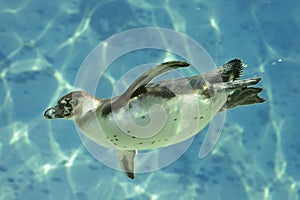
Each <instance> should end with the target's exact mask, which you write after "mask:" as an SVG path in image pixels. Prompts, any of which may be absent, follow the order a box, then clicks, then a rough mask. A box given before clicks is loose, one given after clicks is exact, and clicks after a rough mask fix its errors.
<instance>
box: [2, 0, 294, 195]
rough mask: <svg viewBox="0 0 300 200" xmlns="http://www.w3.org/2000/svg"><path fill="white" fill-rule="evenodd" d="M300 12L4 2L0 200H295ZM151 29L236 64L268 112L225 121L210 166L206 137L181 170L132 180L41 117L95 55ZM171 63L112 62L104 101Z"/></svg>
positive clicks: (254, 4)
mask: <svg viewBox="0 0 300 200" xmlns="http://www.w3.org/2000/svg"><path fill="white" fill-rule="evenodd" d="M299 10H300V3H299V1H298V0H287V1H279V0H263V1H259V0H256V1H255V0H254V1H246V0H245V1H240V0H229V1H221V0H217V1H200V0H188V1H179V0H175V1H162V0H161V1H149V0H148V1H142V0H128V1H122V0H119V1H111V0H110V1H108V0H104V1H97V0H91V1H84V0H65V1H59V0H53V1H46V0H40V1H33V0H12V1H8V0H1V1H0V199H1V200H13V199H18V200H24V199H26V200H27V199H34V200H40V199H51V200H54V199H55V200H56V199H72V200H73V199H78V200H90V199H91V200H94V199H143V200H144V199H151V200H161V199H239V200H241V199H242V200H244V199H251V200H252V199H253V200H257V199H276V200H277V199H278V200H282V199H290V200H297V199H299V198H300V158H299V154H300V146H299V144H300V137H299V133H298V132H299V128H298V126H297V124H298V121H299V119H300V118H299V112H298V111H299V106H298V101H299V97H300V96H299V93H300V89H299V88H300V81H299V80H300V71H299V64H300V56H299V52H300V42H299V41H300V40H299V33H300V26H299V23H300V14H299ZM148 26H151V27H161V28H169V29H173V30H175V31H178V32H181V33H184V34H186V35H188V36H189V37H191V38H193V39H194V40H195V41H197V42H198V43H199V44H201V45H202V46H203V47H204V48H205V49H206V51H207V52H208V54H209V55H210V56H211V58H212V59H213V60H214V62H215V63H216V64H217V65H221V64H223V63H224V62H226V61H228V60H230V59H232V58H236V57H238V58H241V59H242V60H243V61H244V62H245V63H246V64H247V66H248V67H247V68H246V69H245V73H244V76H245V77H252V76H259V77H262V81H261V83H260V87H263V88H264V91H263V92H262V96H263V97H264V98H265V99H266V102H265V103H263V104H260V105H253V106H248V107H241V108H236V109H233V110H230V111H227V113H226V122H225V125H224V128H223V133H222V135H221V138H220V140H219V142H218V144H217V146H216V147H215V148H214V150H213V151H212V153H211V154H209V155H208V156H207V157H206V158H204V159H202V160H200V159H199V158H198V152H199V148H200V144H201V141H202V140H203V138H204V136H203V135H204V134H202V135H201V134H199V136H197V137H196V139H195V140H194V142H193V144H192V145H191V147H190V148H189V149H188V150H187V151H186V152H185V153H184V155H183V156H181V157H180V159H178V160H177V161H176V162H174V163H173V164H171V165H170V166H168V167H166V168H164V169H161V170H159V171H155V172H151V173H142V174H136V178H135V179H134V180H130V179H128V178H127V177H126V176H125V175H124V174H123V173H122V172H119V171H116V170H114V169H111V168H109V167H107V166H105V165H103V164H102V163H100V162H99V161H97V160H96V159H95V158H94V157H93V156H92V155H91V154H90V153H89V152H88V151H87V150H86V149H85V148H84V147H83V146H82V143H81V140H80V138H79V137H78V134H77V131H76V128H75V126H74V125H73V123H71V122H70V121H65V120H51V121H50V120H46V119H44V118H43V112H44V110H45V109H46V108H48V107H49V106H52V105H54V104H55V103H56V101H57V99H58V98H59V97H60V96H63V95H64V94H66V93H68V92H70V91H72V90H73V89H74V87H73V86H74V81H75V78H76V74H77V72H78V70H79V68H80V65H81V63H82V62H83V60H84V59H85V57H86V56H87V55H88V53H89V52H90V51H91V50H92V49H93V48H94V47H95V46H96V45H98V44H99V43H100V42H101V41H103V40H105V39H107V38H108V37H110V36H112V35H114V34H116V33H121V32H122V31H126V30H129V29H132V28H139V27H148ZM165 58H167V56H166V54H165V53H161V52H148V53H146V54H145V55H144V56H143V55H142V56H141V55H140V56H136V57H135V59H134V60H132V59H124V62H121V61H119V62H118V61H116V63H114V64H113V65H112V66H111V67H110V68H109V69H108V71H107V72H106V76H105V77H103V79H101V80H100V82H99V86H98V90H97V92H96V94H97V96H99V97H109V95H111V91H112V88H113V86H114V83H115V82H116V81H117V80H118V78H119V77H121V76H122V75H123V74H124V73H126V72H127V71H128V70H129V69H131V67H132V66H134V65H137V64H143V63H149V62H156V63H160V62H162V61H164V59H165ZM130 60H131V61H132V62H131V61H130ZM117 64H119V65H118V66H119V68H118V66H117ZM204 133H205V131H204Z"/></svg>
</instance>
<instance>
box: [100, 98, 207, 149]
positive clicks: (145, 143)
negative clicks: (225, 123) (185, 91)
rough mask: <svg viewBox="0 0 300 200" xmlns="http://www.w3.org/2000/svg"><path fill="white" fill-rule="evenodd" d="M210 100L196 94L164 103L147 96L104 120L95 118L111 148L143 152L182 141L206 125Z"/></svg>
mask: <svg viewBox="0 0 300 200" xmlns="http://www.w3.org/2000/svg"><path fill="white" fill-rule="evenodd" d="M210 119H211V116H210V100H209V99H205V98H203V97H202V96H200V95H198V94H191V95H180V96H177V97H176V98H172V99H165V98H158V97H153V96H147V97H146V98H143V99H138V98H135V99H133V100H131V102H130V106H129V107H128V108H122V109H120V110H119V111H118V112H116V113H112V114H110V115H108V116H106V117H102V116H98V121H99V125H100V127H101V129H102V131H103V133H104V135H105V137H106V139H107V140H108V141H110V142H111V143H112V145H114V146H115V148H120V149H125V150H134V149H136V150H147V149H155V148H160V147H164V146H168V145H172V144H175V143H178V142H181V141H184V140H186V139H188V138H190V137H192V136H194V135H195V134H197V133H198V132H199V131H200V130H201V129H203V128H204V127H205V126H206V125H207V123H208V122H209V121H210Z"/></svg>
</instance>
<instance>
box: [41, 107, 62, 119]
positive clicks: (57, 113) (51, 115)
mask: <svg viewBox="0 0 300 200" xmlns="http://www.w3.org/2000/svg"><path fill="white" fill-rule="evenodd" d="M44 117H45V118H46V119H55V118H63V117H64V109H61V107H60V106H59V105H56V106H53V107H52V108H49V109H47V110H46V111H45V113H44Z"/></svg>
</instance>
